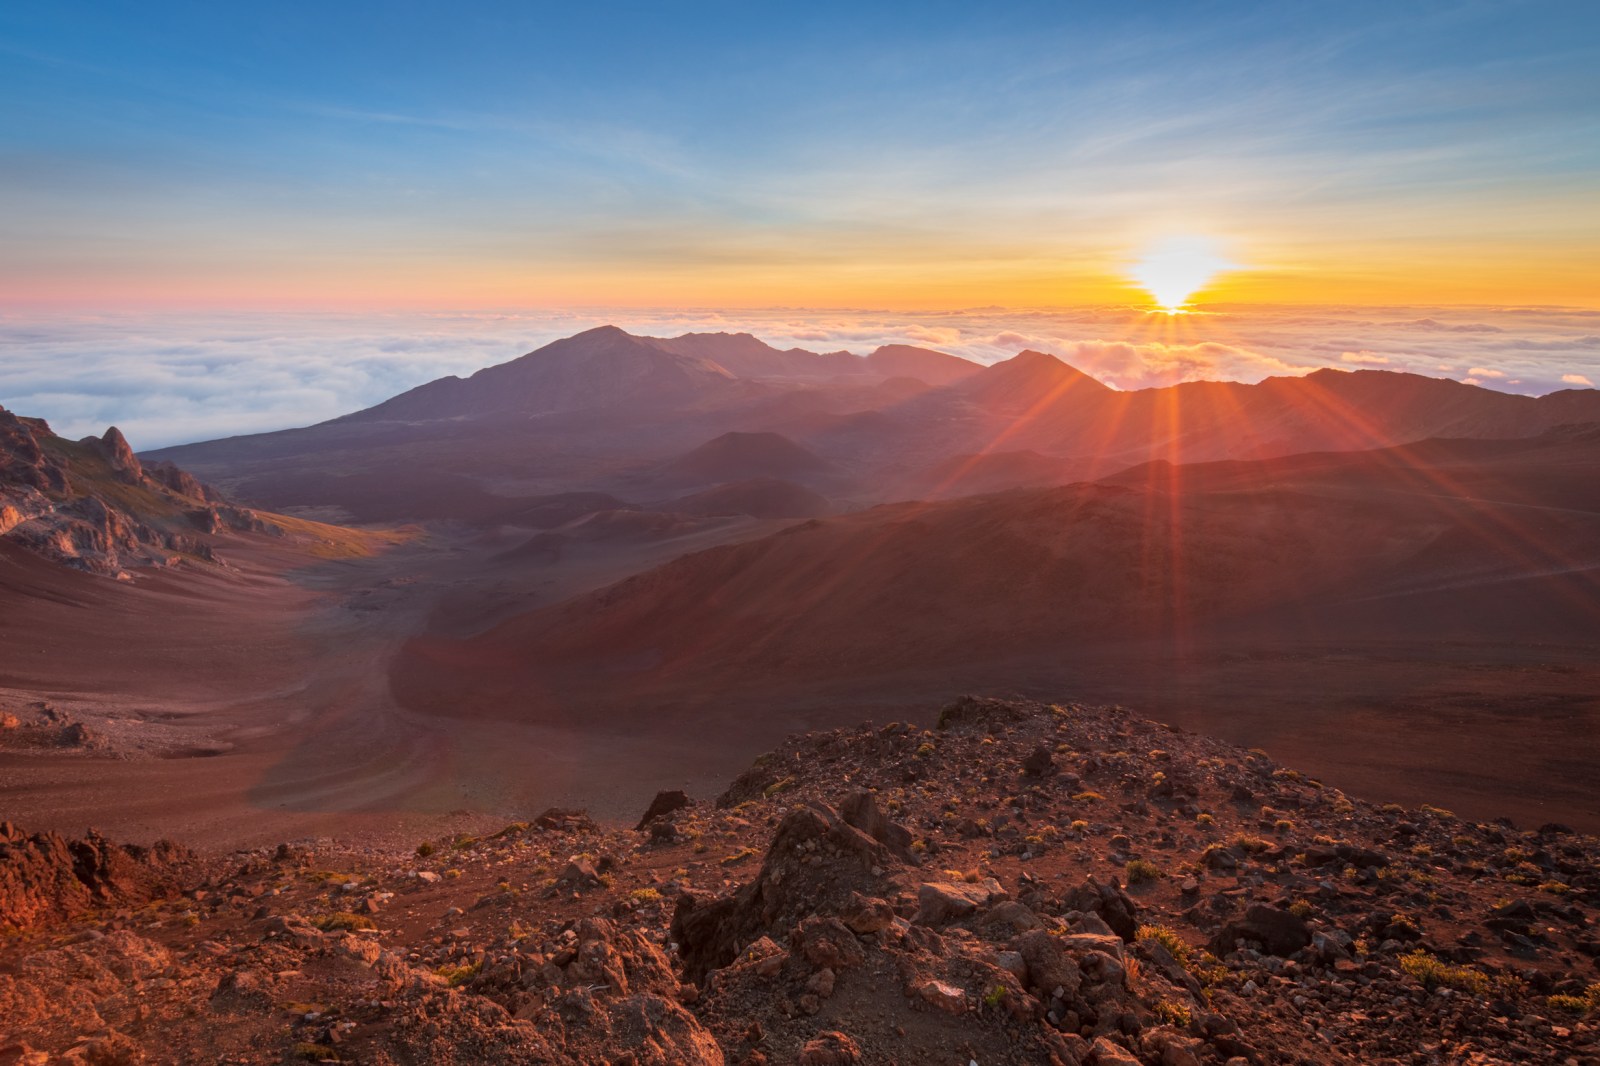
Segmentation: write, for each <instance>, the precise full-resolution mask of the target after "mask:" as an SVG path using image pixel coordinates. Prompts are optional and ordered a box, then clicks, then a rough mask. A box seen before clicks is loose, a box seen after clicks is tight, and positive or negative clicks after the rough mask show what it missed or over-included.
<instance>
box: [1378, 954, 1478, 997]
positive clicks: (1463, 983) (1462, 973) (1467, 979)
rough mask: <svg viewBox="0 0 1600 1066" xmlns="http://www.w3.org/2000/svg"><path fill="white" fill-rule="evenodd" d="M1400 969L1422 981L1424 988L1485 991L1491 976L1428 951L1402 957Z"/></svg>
mask: <svg viewBox="0 0 1600 1066" xmlns="http://www.w3.org/2000/svg"><path fill="white" fill-rule="evenodd" d="M1400 969H1402V970H1404V971H1405V972H1406V973H1407V974H1408V975H1409V976H1411V977H1413V978H1415V979H1416V980H1417V981H1420V982H1421V983H1422V987H1423V988H1439V987H1443V988H1453V989H1456V990H1457V991H1458V992H1472V993H1475V994H1476V993H1483V992H1487V991H1488V990H1489V978H1488V976H1487V975H1486V974H1484V973H1483V972H1482V971H1479V970H1474V969H1473V968H1472V967H1470V966H1456V965H1453V964H1451V963H1448V962H1445V961H1444V960H1443V959H1439V958H1435V957H1434V956H1432V955H1429V954H1428V953H1427V952H1426V951H1413V952H1412V953H1411V954H1409V955H1402V956H1401V957H1400Z"/></svg>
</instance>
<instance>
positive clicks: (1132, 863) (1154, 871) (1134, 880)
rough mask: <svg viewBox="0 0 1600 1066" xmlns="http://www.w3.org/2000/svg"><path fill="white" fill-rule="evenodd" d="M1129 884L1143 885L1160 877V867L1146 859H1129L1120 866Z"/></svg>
mask: <svg viewBox="0 0 1600 1066" xmlns="http://www.w3.org/2000/svg"><path fill="white" fill-rule="evenodd" d="M1122 872H1123V874H1124V875H1125V876H1126V877H1127V879H1128V884H1130V885H1144V884H1149V883H1150V882H1151V881H1157V880H1160V878H1161V867H1159V866H1157V865H1156V864H1155V863H1153V862H1151V861H1149V860H1148V859H1129V860H1128V863H1127V865H1126V866H1124V867H1123V868H1122Z"/></svg>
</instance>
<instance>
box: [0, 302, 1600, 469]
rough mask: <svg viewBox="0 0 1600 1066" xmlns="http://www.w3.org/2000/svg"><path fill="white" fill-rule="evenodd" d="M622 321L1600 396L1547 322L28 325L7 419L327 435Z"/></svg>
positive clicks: (1514, 317) (812, 315) (1555, 324)
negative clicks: (1373, 373)
mask: <svg viewBox="0 0 1600 1066" xmlns="http://www.w3.org/2000/svg"><path fill="white" fill-rule="evenodd" d="M607 323H611V324H615V325H618V326H621V327H622V328H624V329H626V330H628V331H629V332H631V333H636V334H644V335H650V336H677V335H678V334H682V333H688V332H716V331H728V332H748V333H753V334H755V335H756V336H757V337H759V338H761V339H762V340H764V341H766V342H767V343H769V344H772V345H774V346H776V347H779V348H788V347H801V348H808V349H811V350H813V351H837V350H840V349H845V350H849V351H852V352H857V353H860V354H865V353H867V352H869V351H871V350H872V349H873V348H876V347H877V346H879V345H881V344H915V345H921V346H923V347H928V348H936V349H939V350H941V351H946V352H951V353H953V354H956V355H961V356H965V357H967V358H969V359H973V360H976V361H978V362H982V363H992V362H996V361H998V360H1001V359H1007V358H1010V357H1011V356H1013V355H1015V354H1016V353H1017V352H1019V351H1021V350H1023V349H1025V348H1032V349H1035V350H1039V351H1045V352H1050V353H1053V354H1055V355H1057V356H1059V357H1061V358H1062V359H1064V360H1065V361H1067V362H1068V363H1071V364H1072V365H1074V366H1076V367H1078V368H1079V369H1081V370H1083V371H1085V372H1087V373H1089V374H1092V375H1094V376H1095V377H1097V378H1099V379H1100V380H1102V381H1104V382H1105V383H1107V384H1108V385H1112V386H1114V387H1116V388H1120V389H1140V388H1150V387H1154V386H1161V385H1170V384H1173V383H1175V382H1180V381H1195V380H1204V379H1228V380H1237V381H1259V380H1261V379H1262V378H1265V377H1270V376H1278V375H1289V374H1304V373H1308V372H1310V371H1312V370H1315V369H1318V368H1320V367H1340V368H1343V369H1347V370H1362V369H1367V370H1371V369H1380V370H1395V371H1407V372H1410V373H1416V374H1425V375H1429V376H1432V377H1445V378H1454V379H1456V380H1458V381H1467V382H1471V383H1473V384H1476V385H1480V386H1483V387H1486V388H1494V389H1500V390H1502V391H1506V392H1516V393H1524V394H1529V395H1543V394H1545V393H1548V392H1552V391H1555V390H1558V389H1566V388H1589V387H1592V386H1593V385H1594V384H1595V382H1597V381H1600V311H1596V310H1582V309H1568V308H1548V307H1497V308H1491V307H1473V308H1463V307H1451V308H1428V307H1388V308H1373V307H1362V308H1331V307H1316V308H1261V307H1254V306H1252V307H1210V308H1207V309H1205V311H1204V312H1203V313H1194V314H1185V315H1176V316H1169V315H1163V314H1159V313H1149V312H1146V311H1141V310H1138V309H1134V308H1114V307H1113V308H1081V309H1037V310H1025V309H1005V308H973V309H967V310H958V311H908V312H897V311H877V310H827V311H819V310H800V309H786V308H776V309H762V310H741V311H709V310H663V311H648V310H638V309H626V310H621V309H619V310H604V309H601V310H584V311H547V310H538V311H515V312H504V313H494V312H453V313H452V312H442V313H427V312H410V311H408V312H387V313H378V314H335V313H305V312H295V313H266V312H238V313H207V314H193V313H190V314H177V313H162V314H155V313H146V314H132V313H129V314H105V315H95V316H85V315H66V314H61V313H54V314H44V313H34V314H22V313H17V314H0V406H4V407H7V408H9V409H11V410H12V411H15V412H17V413H18V414H24V415H33V416H36V417H42V418H46V419H48V420H49V421H50V423H51V425H52V427H53V428H55V430H56V431H57V432H58V433H62V434H64V435H66V436H72V437H78V436H82V435H85V434H88V433H99V432H101V431H103V430H104V429H105V428H106V427H107V426H109V425H117V426H119V427H121V429H122V430H123V432H124V433H126V434H127V435H128V437H129V439H130V440H131V441H132V442H133V444H134V446H135V447H136V448H140V449H148V448H158V447H162V446H165V445H169V444H179V443H185V442H188V441H197V440H207V439H211V438H215V437H224V436H232V435H235V434H241V433H255V432H261V431H265V430H273V429H283V428H287V427H291V426H303V425H309V424H311V423H314V422H320V421H323V420H325V419H329V418H333V417H335V416H337V415H341V414H346V413H348V412H350V411H355V410H359V409H361V408H363V407H368V406H371V405H372V404H375V403H377V402H379V401H381V400H384V399H387V398H388V397H390V396H393V395H394V394H396V393H398V392H402V391H404V390H406V389H409V388H412V387H414V386H416V385H420V384H422V383H423V382H426V381H430V380H432V379H434V378H438V377H442V376H445V375H447V374H457V375H463V376H464V375H466V374H470V373H472V372H473V371H475V370H478V369H480V368H482V367H485V366H489V365H492V364H494V363H501V362H505V361H507V360H509V359H514V358H516V357H517V356H519V355H522V354H524V353H526V352H529V351H532V350H533V349H535V348H538V347H540V346H541V345H543V344H546V343H548V342H550V341H552V340H555V339H557V338H560V337H565V336H569V335H571V334H573V333H576V332H578V331H580V330H583V329H588V328H590V327H592V326H598V325H604V324H607Z"/></svg>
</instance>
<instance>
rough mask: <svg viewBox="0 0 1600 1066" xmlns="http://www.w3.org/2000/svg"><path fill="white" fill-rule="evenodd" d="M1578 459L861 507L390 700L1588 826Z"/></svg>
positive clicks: (623, 586) (1586, 501) (1260, 467)
mask: <svg viewBox="0 0 1600 1066" xmlns="http://www.w3.org/2000/svg"><path fill="white" fill-rule="evenodd" d="M1597 457H1600V441H1596V440H1595V439H1594V437H1593V435H1588V436H1586V435H1585V434H1583V433H1581V432H1577V431H1570V432H1567V433H1565V434H1562V433H1558V434H1555V435H1553V436H1552V437H1551V438H1550V439H1546V440H1544V441H1542V442H1528V441H1517V442H1500V446H1496V445H1494V444H1486V443H1483V442H1472V443H1471V444H1469V445H1467V446H1464V447H1456V446H1454V445H1453V444H1452V443H1450V442H1444V443H1435V444H1429V445H1425V446H1420V447H1418V448H1414V449H1411V450H1409V451H1408V450H1404V449H1400V450H1391V451H1389V452H1386V453H1375V454H1370V455H1364V456H1344V457H1327V456H1312V457H1298V458H1295V459H1290V460H1281V461H1272V462H1262V463H1254V464H1251V463H1233V464H1209V465H1206V466H1200V467H1186V468H1176V469H1174V468H1171V467H1166V466H1164V465H1163V466H1157V467H1151V468H1146V469H1144V470H1141V471H1134V472H1130V474H1129V475H1128V476H1127V477H1126V478H1124V479H1122V480H1125V481H1127V482H1128V484H1126V485H1078V486H1068V487H1065V488H1061V489H1050V490H1036V491H1028V492H1014V493H1007V494H1002V495H999V496H992V497H983V498H972V499H964V500H955V501H949V502H945V503H936V504H903V505H895V506H890V507H880V508H876V509H874V510H871V511H867V512H863V513H859V514H854V515H848V516H844V517H841V518H837V519H831V520H825V521H813V522H808V523H803V524H801V525H798V526H796V527H793V528H791V529H789V530H786V531H784V532H783V533H780V534H777V535H774V536H770V537H767V538H765V539H762V540H758V541H752V542H748V543H744V544H738V545H733V546H729V547H723V548H717V549H713V550H711V551H707V552H701V553H698V554H695V555H691V556H686V557H684V558H681V559H678V560H675V561H673V562H672V563H669V564H668V565H666V566H663V567H660V568H658V569H656V570H653V571H650V572H647V573H643V574H640V575H638V576H636V577H633V578H630V579H628V580H626V581H623V582H621V583H619V584H617V585H614V586H612V587H610V588H606V589H603V590H601V591H598V592H595V593H592V594H589V595H586V596H582V597H579V598H577V599H574V600H572V601H570V602H568V603H565V604H561V605H557V606H552V607H549V608H546V609H542V610H539V611H535V612H533V613H530V614H526V615H523V616H521V617H517V618H513V619H511V620H509V621H506V622H505V623H503V624H502V625H500V626H498V627H496V628H495V629H493V630H491V631H488V632H486V633H484V634H483V635H481V636H478V637H475V638H473V639H470V640H466V641H446V640H439V639H429V638H425V639H419V640H417V641H413V642H412V643H411V644H410V645H408V647H407V649H406V653H405V654H404V655H403V656H402V657H401V658H399V659H398V660H397V661H396V663H395V667H394V672H393V679H394V686H395V694H396V696H397V698H398V699H400V700H401V702H402V703H403V704H404V705H405V706H407V707H409V708H411V709H413V710H415V711H418V712H421V713H427V714H430V715H431V714H438V715H458V714H459V715H467V716H470V717H473V718H475V719H476V718H479V717H481V716H484V715H490V716H505V717H506V718H509V719H513V720H519V721H533V722H543V721H550V720H556V719H561V718H563V717H565V716H569V715H571V714H572V713H573V711H572V709H573V708H578V707H581V708H584V709H585V711H586V713H588V714H589V715H591V716H594V717H595V718H596V719H597V720H603V721H604V722H605V724H606V727H607V728H611V729H614V730H616V731H618V733H630V734H635V735H639V734H642V735H651V736H663V737H666V736H674V735H682V734H683V733H685V732H689V731H697V732H698V733H699V735H707V734H708V733H714V734H716V735H718V736H720V737H724V738H726V737H729V736H731V735H732V734H734V733H742V734H744V735H746V736H747V737H749V740H750V742H752V743H760V742H761V741H762V740H763V739H764V738H766V737H770V736H775V735H781V733H782V732H784V731H786V730H788V729H792V728H795V727H796V723H803V724H808V725H815V724H824V723H830V724H831V723H834V722H837V721H839V720H854V719H855V718H858V717H861V716H862V713H863V712H867V711H870V712H871V713H874V714H879V715H882V714H893V713H895V711H896V710H898V709H900V708H901V707H903V706H904V704H905V702H906V701H908V700H910V699H912V698H913V696H914V694H917V693H922V694H925V695H926V696H927V697H929V698H939V697H942V696H947V695H949V694H950V693H951V692H952V691H960V690H961V689H963V688H970V689H984V690H989V691H1008V692H1017V693H1019V694H1026V695H1031V696H1036V697H1041V698H1073V697H1074V696H1075V695H1083V696H1085V697H1087V698H1094V699H1102V700H1118V701H1122V702H1126V703H1129V704H1132V705H1134V706H1138V707H1140V708H1141V709H1142V710H1145V711H1147V712H1149V713H1153V714H1157V715H1158V716H1165V717H1168V718H1169V719H1171V720H1175V721H1181V722H1184V723H1185V724H1193V725H1195V726H1196V727H1197V728H1205V729H1207V730H1208V731H1210V732H1213V733H1216V734H1219V735H1223V736H1226V737H1228V738H1229V739H1232V740H1235V741H1238V742H1243V743H1247V744H1251V745H1256V746H1262V745H1265V746H1267V747H1269V748H1270V749H1271V750H1273V751H1274V754H1277V755H1280V756H1281V757H1292V758H1293V759H1295V760H1296V761H1297V762H1299V763H1301V764H1302V765H1306V766H1308V767H1309V768H1311V769H1313V770H1315V771H1317V772H1319V773H1323V774H1325V775H1326V776H1328V777H1329V778H1330V779H1332V780H1335V781H1340V782H1341V783H1349V784H1350V785H1351V786H1352V787H1353V786H1355V785H1359V786H1360V787H1362V788H1363V789H1364V790H1365V791H1367V792H1368V793H1370V794H1373V795H1376V796H1379V797H1384V798H1388V797H1390V796H1393V797H1397V798H1407V799H1411V800H1413V801H1419V800H1421V801H1426V802H1435V803H1442V804H1445V805H1448V806H1453V807H1459V808H1460V809H1463V810H1468V811H1471V812H1473V814H1474V815H1475V816H1477V817H1493V816H1497V815H1500V814H1506V813H1511V814H1514V815H1516V816H1517V817H1521V818H1532V819H1537V820H1563V821H1569V822H1575V823H1581V824H1585V825H1589V826H1600V800H1597V798H1596V797H1595V795H1594V793H1593V789H1592V785H1591V782H1590V781H1589V780H1588V774H1587V771H1583V770H1582V769H1581V766H1582V765H1584V764H1586V763H1587V762H1588V761H1590V760H1592V759H1593V758H1596V757H1600V743H1597V741H1596V737H1597V735H1600V730H1597V729H1596V726H1600V670H1597V668H1596V665H1595V663H1596V657H1595V652H1596V648H1597V645H1600V582H1597V578H1600V514H1597V513H1596V512H1595V511H1594V510H1593V509H1592V502H1591V496H1590V495H1586V493H1588V494H1592V491H1593V490H1592V485H1593V483H1594V480H1593V478H1590V477H1585V473H1586V471H1593V470H1596V469H1600V461H1597ZM1340 775H1343V776H1342V777H1341V776H1340Z"/></svg>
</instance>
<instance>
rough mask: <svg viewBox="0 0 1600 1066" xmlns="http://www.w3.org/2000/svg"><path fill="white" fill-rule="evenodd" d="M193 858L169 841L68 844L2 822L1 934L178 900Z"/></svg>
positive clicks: (94, 836) (93, 839)
mask: <svg viewBox="0 0 1600 1066" xmlns="http://www.w3.org/2000/svg"><path fill="white" fill-rule="evenodd" d="M190 858H191V857H190V856H189V854H188V852H186V851H185V850H184V849H183V848H180V847H178V846H177V845H176V844H172V843H169V842H167V841H162V842H160V843H158V844H156V845H155V846H154V847H152V848H141V847H136V846H130V845H124V846H121V847H118V846H117V845H114V844H112V843H110V842H109V841H107V840H106V839H105V838H104V837H102V836H100V835H99V834H98V833H96V832H94V831H93V830H90V831H89V834H88V835H87V836H85V837H82V838H79V839H69V838H66V837H63V836H61V835H59V834H57V833H34V834H31V835H30V834H27V833H24V832H23V831H22V830H20V829H18V828H17V827H16V826H14V825H12V824H11V823H10V822H0V932H5V931H16V930H22V929H35V928H38V927H40V926H43V925H49V924H53V923H55V922H58V921H62V920H65V919H67V918H71V917H74V916H76V915H79V914H81V913H83V912H84V911H87V910H89V909H90V908H91V907H103V906H106V905H108V904H136V903H144V902H147V901H149V900H151V899H160V898H165V897H168V896H172V895H176V894H177V889H178V883H179V876H180V874H181V873H182V871H183V868H184V865H185V863H187V862H188V861H189V859H190Z"/></svg>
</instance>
